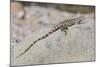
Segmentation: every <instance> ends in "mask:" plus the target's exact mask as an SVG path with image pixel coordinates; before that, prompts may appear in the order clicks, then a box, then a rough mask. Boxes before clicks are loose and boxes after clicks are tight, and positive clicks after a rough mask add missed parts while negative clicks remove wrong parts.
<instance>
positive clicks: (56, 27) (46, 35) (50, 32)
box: [16, 25, 61, 58]
mask: <svg viewBox="0 0 100 67" xmlns="http://www.w3.org/2000/svg"><path fill="white" fill-rule="evenodd" d="M60 28H61V26H58V25H56V26H55V27H54V28H53V29H52V30H51V31H49V32H48V33H47V34H45V35H44V36H42V37H41V38H38V39H37V40H35V41H34V42H33V44H31V45H30V46H29V47H28V48H27V49H26V50H25V51H24V52H23V53H21V54H20V55H18V56H17V57H16V58H18V57H20V56H21V55H23V54H24V53H26V52H27V51H28V50H29V49H30V48H31V47H32V46H33V45H34V44H35V43H37V42H38V41H40V40H42V39H44V38H46V37H48V36H49V35H50V34H52V33H53V32H55V31H57V30H59V29H60Z"/></svg>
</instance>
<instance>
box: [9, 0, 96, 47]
mask: <svg viewBox="0 0 100 67" xmlns="http://www.w3.org/2000/svg"><path fill="white" fill-rule="evenodd" d="M94 13H95V7H94V6H88V5H87V6H85V5H84V6H83V5H71V4H53V3H52V4H51V3H40V2H24V1H14V0H13V1H11V45H14V44H16V43H20V42H21V41H22V40H24V39H25V37H26V36H28V35H30V34H32V33H34V32H35V31H37V30H39V29H41V28H43V27H48V26H54V25H55V24H58V23H59V22H61V21H63V20H66V19H69V18H75V17H77V16H81V15H84V16H85V17H88V18H91V19H95V15H94ZM93 21H94V20H93Z"/></svg>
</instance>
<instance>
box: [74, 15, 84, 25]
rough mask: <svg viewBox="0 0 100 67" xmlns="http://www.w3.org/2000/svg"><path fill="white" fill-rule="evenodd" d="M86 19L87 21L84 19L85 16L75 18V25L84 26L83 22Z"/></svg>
mask: <svg viewBox="0 0 100 67" xmlns="http://www.w3.org/2000/svg"><path fill="white" fill-rule="evenodd" d="M84 19H85V17H83V16H80V17H77V18H75V20H76V22H75V24H82V23H83V22H82V21H83V20H84Z"/></svg>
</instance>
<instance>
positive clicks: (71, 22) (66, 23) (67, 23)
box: [16, 16, 85, 58]
mask: <svg viewBox="0 0 100 67" xmlns="http://www.w3.org/2000/svg"><path fill="white" fill-rule="evenodd" d="M84 19H85V17H83V16H80V17H77V18H74V19H68V20H65V21H62V22H61V23H60V24H58V25H55V26H54V28H53V29H51V31H49V32H48V33H47V34H45V35H44V36H42V37H40V38H38V39H37V40H35V41H34V42H33V43H32V44H31V45H30V46H29V47H28V48H27V49H26V50H25V51H24V52H22V53H21V54H20V55H18V56H17V57H16V58H18V57H20V56H21V55H23V54H24V53H26V52H27V51H28V50H29V49H30V48H31V47H32V46H33V45H34V44H35V43H37V42H38V41H40V40H42V39H45V38H46V37H48V36H49V35H50V34H52V33H54V32H55V31H57V30H59V29H61V31H63V32H65V34H66V30H68V27H70V26H73V25H75V24H81V21H83V20H84Z"/></svg>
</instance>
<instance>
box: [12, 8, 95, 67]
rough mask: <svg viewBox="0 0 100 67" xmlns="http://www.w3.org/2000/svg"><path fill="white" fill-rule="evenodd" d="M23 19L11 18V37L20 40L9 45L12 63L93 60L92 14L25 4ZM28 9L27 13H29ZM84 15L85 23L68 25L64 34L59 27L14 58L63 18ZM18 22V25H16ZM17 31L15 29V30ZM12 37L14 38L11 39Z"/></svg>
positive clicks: (28, 63)
mask: <svg viewBox="0 0 100 67" xmlns="http://www.w3.org/2000/svg"><path fill="white" fill-rule="evenodd" d="M25 10H26V16H25V19H24V20H23V19H20V20H16V19H15V18H12V19H11V23H12V24H11V25H12V26H11V27H12V28H13V29H12V40H15V39H20V41H19V42H18V43H15V42H11V43H12V45H14V46H13V47H12V48H11V52H12V53H11V56H12V57H11V65H30V64H31V65H32V64H48V63H65V62H80V61H94V60H95V56H94V55H95V50H94V49H95V40H94V39H95V34H94V32H95V29H94V27H95V26H94V25H95V24H94V16H93V14H87V15H84V14H71V13H67V12H63V11H58V10H56V9H54V8H45V7H39V6H37V7H36V6H32V7H25ZM29 11H30V12H29ZM79 15H84V16H85V17H86V19H85V20H84V22H85V23H84V24H81V25H74V26H72V27H69V30H68V31H67V35H65V34H64V32H61V31H60V30H58V31H56V32H55V33H53V34H51V35H50V36H48V37H47V38H45V39H43V40H41V41H39V42H37V43H36V44H34V46H32V47H31V48H30V49H29V50H28V51H27V52H26V53H25V54H24V55H22V56H20V57H19V58H17V59H16V56H18V55H19V54H20V53H22V52H23V51H24V50H25V49H26V48H27V47H28V46H29V45H30V44H31V43H33V41H35V40H37V39H38V38H40V37H41V36H43V35H45V34H46V33H47V32H49V30H50V29H52V28H53V25H55V24H57V23H59V22H60V21H62V20H65V19H68V18H73V17H76V16H79ZM18 22H19V23H18ZM17 23H18V24H17ZM16 31H18V32H17V33H16ZM14 37H15V38H14Z"/></svg>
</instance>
